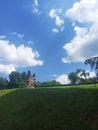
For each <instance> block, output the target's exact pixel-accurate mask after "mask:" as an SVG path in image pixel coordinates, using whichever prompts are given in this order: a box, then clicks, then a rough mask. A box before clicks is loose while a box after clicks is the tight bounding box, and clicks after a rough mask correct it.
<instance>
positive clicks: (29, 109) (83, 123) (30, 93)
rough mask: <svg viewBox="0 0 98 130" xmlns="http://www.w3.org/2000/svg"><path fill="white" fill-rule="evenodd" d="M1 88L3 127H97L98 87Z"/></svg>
mask: <svg viewBox="0 0 98 130" xmlns="http://www.w3.org/2000/svg"><path fill="white" fill-rule="evenodd" d="M92 86H93V85H87V86H85V85H84V86H76V87H52V88H51V87H50V88H36V89H9V90H0V130H98V89H97V88H95V87H92Z"/></svg>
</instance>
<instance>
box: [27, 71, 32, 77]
mask: <svg viewBox="0 0 98 130" xmlns="http://www.w3.org/2000/svg"><path fill="white" fill-rule="evenodd" d="M30 76H31V71H30V70H28V72H27V79H29V78H30Z"/></svg>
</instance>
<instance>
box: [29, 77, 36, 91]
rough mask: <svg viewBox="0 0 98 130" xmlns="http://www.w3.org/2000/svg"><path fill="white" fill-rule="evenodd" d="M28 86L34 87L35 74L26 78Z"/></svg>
mask: <svg viewBox="0 0 98 130" xmlns="http://www.w3.org/2000/svg"><path fill="white" fill-rule="evenodd" d="M27 87H28V88H34V87H35V76H30V77H29V78H28V86H27Z"/></svg>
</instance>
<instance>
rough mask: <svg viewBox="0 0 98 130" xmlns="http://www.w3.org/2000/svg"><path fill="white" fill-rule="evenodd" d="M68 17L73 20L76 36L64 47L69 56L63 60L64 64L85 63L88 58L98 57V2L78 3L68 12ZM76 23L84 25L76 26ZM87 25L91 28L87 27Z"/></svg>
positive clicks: (83, 1)
mask: <svg viewBox="0 0 98 130" xmlns="http://www.w3.org/2000/svg"><path fill="white" fill-rule="evenodd" d="M66 16H67V17H68V18H70V19H72V20H73V22H74V27H73V28H74V31H75V34H76V35H75V37H74V38H73V39H72V40H71V41H70V42H69V43H66V44H65V45H64V46H63V49H65V51H66V52H67V56H66V57H64V58H62V61H63V62H64V63H67V62H83V61H84V60H85V59H86V58H89V57H92V56H97V55H98V49H97V48H98V44H97V43H98V1H96V0H90V1H88V0H81V1H79V2H76V3H74V5H73V7H72V8H70V9H68V10H67V12H66ZM75 22H79V23H80V24H82V27H81V26H76V24H75ZM87 23H88V25H89V26H87ZM85 24H86V26H85ZM83 25H84V27H83Z"/></svg>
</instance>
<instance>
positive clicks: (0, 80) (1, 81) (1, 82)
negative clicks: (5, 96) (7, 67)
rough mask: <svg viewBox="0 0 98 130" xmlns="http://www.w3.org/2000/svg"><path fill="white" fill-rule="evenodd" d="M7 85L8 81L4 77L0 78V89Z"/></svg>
mask: <svg viewBox="0 0 98 130" xmlns="http://www.w3.org/2000/svg"><path fill="white" fill-rule="evenodd" d="M7 87H8V81H7V80H6V79H5V78H2V77H1V78H0V89H5V88H7Z"/></svg>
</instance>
